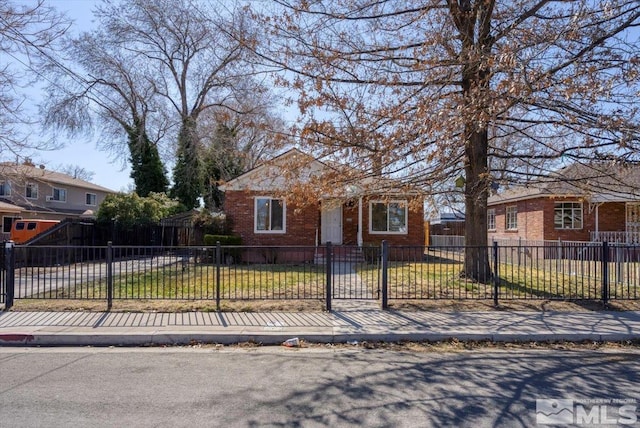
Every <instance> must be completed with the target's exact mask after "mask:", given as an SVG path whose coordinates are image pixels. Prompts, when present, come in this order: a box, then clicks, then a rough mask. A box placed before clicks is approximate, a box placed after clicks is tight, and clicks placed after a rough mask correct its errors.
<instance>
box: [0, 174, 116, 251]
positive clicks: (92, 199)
mask: <svg viewBox="0 0 640 428" xmlns="http://www.w3.org/2000/svg"><path fill="white" fill-rule="evenodd" d="M109 193H115V192H114V191H113V190H110V189H107V188H105V187H102V186H98V185H97V184H93V183H89V182H88V181H84V180H80V179H77V178H74V177H71V176H70V175H67V174H62V173H59V172H55V171H50V170H47V169H45V167H44V166H35V165H33V164H30V163H26V164H15V163H11V162H2V163H0V217H2V225H1V227H2V228H1V230H0V232H1V233H0V240H4V239H8V238H9V232H10V231H11V225H12V223H13V220H14V219H16V218H22V219H43V220H63V219H66V218H81V217H82V218H92V217H94V214H95V211H96V210H97V209H98V206H99V205H100V203H101V202H102V201H103V200H104V198H105V196H106V195H107V194H109Z"/></svg>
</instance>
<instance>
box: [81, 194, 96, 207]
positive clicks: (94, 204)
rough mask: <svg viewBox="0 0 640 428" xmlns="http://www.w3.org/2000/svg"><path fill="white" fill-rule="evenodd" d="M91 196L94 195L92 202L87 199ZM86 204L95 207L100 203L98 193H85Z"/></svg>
mask: <svg viewBox="0 0 640 428" xmlns="http://www.w3.org/2000/svg"><path fill="white" fill-rule="evenodd" d="M89 196H93V203H92V204H90V203H88V202H87V200H88V199H89ZM84 204H85V205H87V206H89V207H95V206H96V205H97V204H98V195H96V194H95V193H89V192H87V193H85V194H84Z"/></svg>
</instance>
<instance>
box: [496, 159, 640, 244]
mask: <svg viewBox="0 0 640 428" xmlns="http://www.w3.org/2000/svg"><path fill="white" fill-rule="evenodd" d="M487 229H488V234H489V240H490V241H491V240H492V239H518V238H521V239H526V240H535V241H557V240H562V241H608V242H628V243H640V168H639V167H634V166H631V167H621V166H617V165H611V164H595V163H594V164H590V165H580V164H574V165H571V166H569V167H567V168H564V169H562V170H560V171H558V172H557V173H556V174H553V175H551V176H550V177H549V179H548V181H546V182H545V183H542V184H539V185H537V186H535V187H533V186H532V187H512V188H511V189H509V190H507V191H504V192H501V193H499V194H496V195H493V196H491V197H490V198H489V202H488V211H487Z"/></svg>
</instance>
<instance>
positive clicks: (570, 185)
mask: <svg viewBox="0 0 640 428" xmlns="http://www.w3.org/2000/svg"><path fill="white" fill-rule="evenodd" d="M553 196H562V197H579V198H584V199H587V200H590V201H592V202H606V201H631V200H640V165H625V164H614V163H610V162H607V163H590V164H578V163H576V164H573V165H569V166H567V167H565V168H563V169H561V170H558V171H556V172H554V173H552V174H550V175H549V177H548V179H545V180H542V181H541V182H539V183H536V184H532V185H529V186H513V187H511V188H509V189H507V190H505V191H503V192H500V193H498V194H496V195H493V196H491V197H489V205H495V204H499V203H503V202H512V201H518V200H524V199H532V198H537V197H553Z"/></svg>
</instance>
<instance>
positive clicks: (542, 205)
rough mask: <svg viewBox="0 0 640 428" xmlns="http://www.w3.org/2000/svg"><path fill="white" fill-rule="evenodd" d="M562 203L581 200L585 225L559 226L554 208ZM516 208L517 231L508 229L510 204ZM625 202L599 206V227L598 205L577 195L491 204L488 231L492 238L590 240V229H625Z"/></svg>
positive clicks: (583, 223)
mask: <svg viewBox="0 0 640 428" xmlns="http://www.w3.org/2000/svg"><path fill="white" fill-rule="evenodd" d="M559 202H581V203H582V228H580V229H557V228H556V227H555V224H554V209H555V205H556V203H559ZM510 206H515V207H517V212H518V213H517V219H518V221H517V223H518V227H517V229H515V230H507V228H506V211H507V207H510ZM625 209H626V208H625V203H624V202H608V203H603V204H601V205H600V206H599V207H598V223H599V224H598V227H597V228H596V208H595V206H590V205H589V203H588V202H586V201H581V200H580V199H578V198H535V199H525V200H521V201H514V202H506V203H501V204H496V205H491V206H489V210H495V226H496V227H495V229H494V230H489V231H488V234H489V240H491V239H492V238H496V239H518V238H522V239H527V240H540V241H542V240H545V241H555V240H563V241H589V240H591V232H595V231H596V229H597V230H599V231H610V232H612V231H620V232H623V231H625V228H626V218H625V216H626V211H625Z"/></svg>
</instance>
